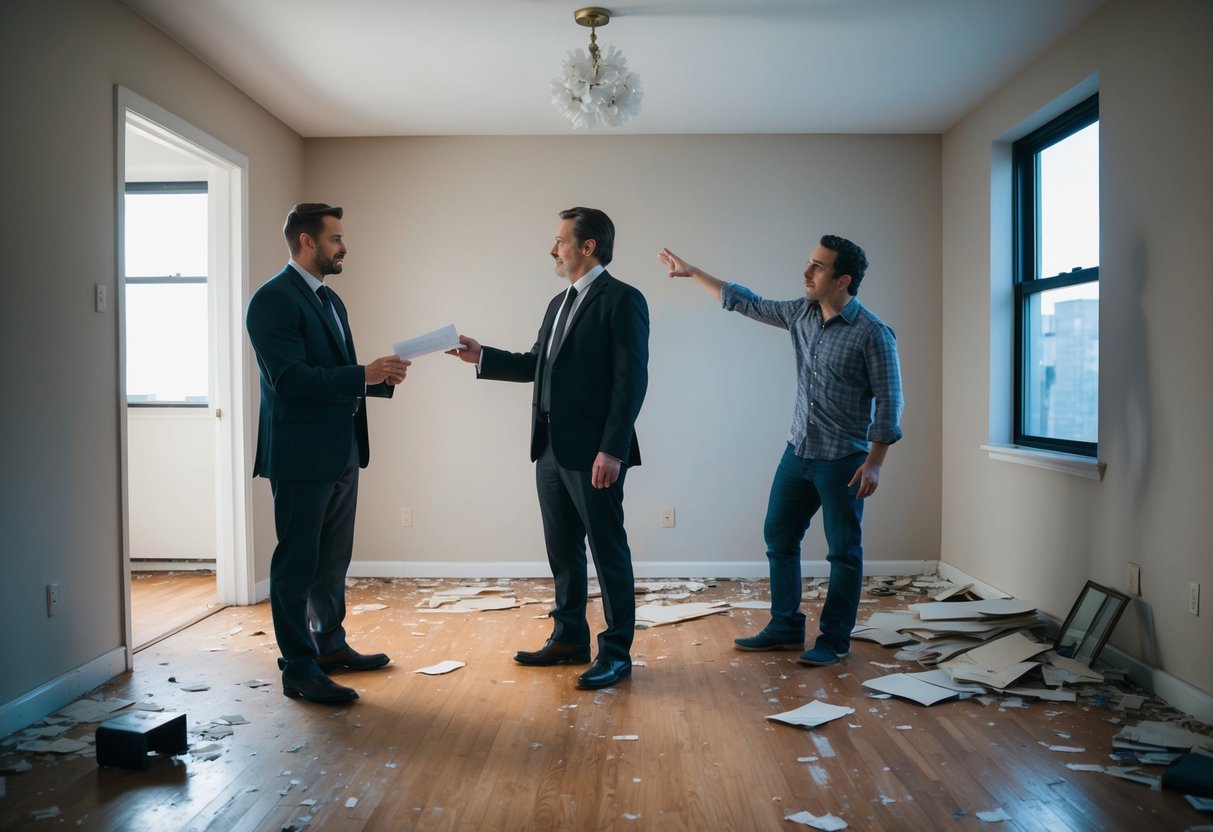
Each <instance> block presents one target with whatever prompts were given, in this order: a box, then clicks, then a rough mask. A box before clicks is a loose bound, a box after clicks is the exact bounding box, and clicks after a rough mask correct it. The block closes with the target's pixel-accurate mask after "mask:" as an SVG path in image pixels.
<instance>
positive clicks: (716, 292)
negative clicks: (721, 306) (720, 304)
mask: <svg viewBox="0 0 1213 832" xmlns="http://www.w3.org/2000/svg"><path fill="white" fill-rule="evenodd" d="M657 259H658V260H660V261H661V262H662V263H663V264H664V265H665V267H666V268H667V269H669V276H670V277H693V278H695V282H696V283H698V284H699V285H700V286H702V287H703V289H704V291H706V292H707V293H708V294H709V295H711V296H712V297H714V298H716V300H720V290H721V289H723V288H724V281H723V280H718V279H717V278H715V277H712V276H711V275H710V274H708V273H707V272H705V271H704V270H703V269H701V268H699V267H698V266H692V265H691V264H690V263H688V262H686V261H685V260H683V259H682V258H681V257H679V256H678V255H677V254H675V253H674V252H672V251H670V250H669V249H668V248H663V249H662V250H661V251H659V252H658V253H657Z"/></svg>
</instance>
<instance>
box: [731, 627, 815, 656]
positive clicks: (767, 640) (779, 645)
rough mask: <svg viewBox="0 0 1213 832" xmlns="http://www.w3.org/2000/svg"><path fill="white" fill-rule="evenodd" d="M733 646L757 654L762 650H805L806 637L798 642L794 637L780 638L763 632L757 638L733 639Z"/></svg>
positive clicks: (802, 637)
mask: <svg viewBox="0 0 1213 832" xmlns="http://www.w3.org/2000/svg"><path fill="white" fill-rule="evenodd" d="M733 646H734V647H736V648H737V649H738V650H746V651H749V652H751V653H757V652H759V651H762V650H803V649H804V636H801V637H800V639H799V640H797V639H796V638H795V637H794V636H787V637H782V638H781V637H779V636H776V635H772V634H771V633H768V632H767V631H766V630H763V631H762V632H761V633H759V634H758V635H756V636H744V637H743V638H735V639H733Z"/></svg>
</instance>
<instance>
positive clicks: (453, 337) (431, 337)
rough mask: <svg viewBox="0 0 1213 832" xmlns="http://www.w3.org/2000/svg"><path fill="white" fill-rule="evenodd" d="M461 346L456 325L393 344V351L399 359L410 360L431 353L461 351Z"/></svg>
mask: <svg viewBox="0 0 1213 832" xmlns="http://www.w3.org/2000/svg"><path fill="white" fill-rule="evenodd" d="M459 346H460V344H459V334H458V333H457V332H456V331H455V325H454V324H447V325H446V326H444V327H442V328H440V329H435V330H434V331H433V332H427V333H426V334H424V335H418V336H416V337H414V338H406V339H404V340H403V341H397V342H396V343H394V344H392V351H393V352H395V353H396V355H397V357H399V358H401V359H404V360H408V359H410V358H416V357H417V356H419V355H428V354H429V353H431V352H443V351H445V350H452V349H459Z"/></svg>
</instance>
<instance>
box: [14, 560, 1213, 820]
mask: <svg viewBox="0 0 1213 832" xmlns="http://www.w3.org/2000/svg"><path fill="white" fill-rule="evenodd" d="M424 583H425V582H416V581H408V580H397V581H394V582H360V583H359V585H358V586H355V587H352V588H351V589H350V590H349V602H350V605H351V610H354V609H357V607H356V606H355V605H359V604H386V605H387V608H386V609H381V610H375V611H364V612H362V613H361V614H357V615H351V616H350V617H349V618H348V619H347V624H348V630H349V632H350V641H351V643H352V644H353V645H354V646H355V647H356V648H358V649H360V650H362V651H364V652H370V651H377V650H386V651H388V652H389V653H390V654H391V655H392V658H393V663H392V665H391V666H390V667H389V668H387V669H384V670H381V671H376V672H371V673H360V674H343V675H342V676H340V677H339V680H340V681H343V682H344V683H346V684H350V685H353V686H355V687H356V688H357V689H358V690H359V692H360V693H361V695H362V698H361V699H360V700H359V701H358V702H356V703H353V704H352V705H350V706H346V707H325V706H318V705H312V704H308V703H304V702H301V701H294V700H289V699H287V698H285V697H284V696H282V692H281V687H280V685H279V681H278V673H277V669H276V666H275V658H276V656H277V650H276V648H275V646H274V640H273V636H272V628H271V624H270V616H269V608H268V605H267V604H264V603H263V604H259V605H257V606H254V607H228V608H226V609H223V610H221V611H220V612H218V613H216V614H214V615H212V616H210V617H208V618H206V619H205V620H203V621H202V622H200V623H198V624H195V625H193V626H191V627H189V628H188V629H186V630H184V631H182V632H179V633H177V634H176V635H173V636H171V637H169V638H167V639H165V640H163V641H160V642H158V643H157V644H155V645H153V646H152V647H150V648H148V649H146V650H143V651H142V652H140V653H138V654H137V655H136V657H135V671H134V672H133V673H131V674H128V675H124V676H122V677H120V678H118V679H116V680H115V681H113V682H111V683H109V684H107V685H105V686H104V687H103V688H101V689H100V690H99V692H97V693H103V694H105V695H106V696H109V697H123V698H126V699H132V700H136V701H139V702H154V703H157V704H158V705H160V706H163V707H164V708H165V709H167V710H169V711H179V712H185V713H186V714H187V715H188V724H189V729H190V731H191V737H190V740H191V743H192V744H193V745H194V747H195V748H196V749H199V748H204V747H205V746H206V745H208V744H209V743H211V742H212V740H208V739H207V738H206V737H205V736H203V735H201V734H200V733H199V732H200V731H202V730H203V729H204V728H205V727H206V726H207V725H208V724H210V723H211V722H212V720H216V719H219V718H222V717H233V716H238V717H242V718H243V719H244V720H247V724H237V725H235V726H234V728H233V729H232V730H233V733H232V734H231V735H230V736H227V737H225V738H222V739H218V740H214V741H213V742H214V745H215V748H216V751H217V753H218V758H217V759H214V760H210V761H204V760H202V759H201V758H194V757H191V756H188V755H186V756H183V757H181V758H178V759H176V760H174V759H171V758H166V757H165V758H153V761H152V762H153V765H152V770H151V771H149V772H139V771H128V770H121V769H109V768H99V767H98V766H97V764H96V760H95V758H94V756H93V754H92V753H91V751H89V752H85V753H83V754H78V755H68V756H58V757H56V756H54V755H32V754H27V755H25V758H26V759H27V760H28V761H29V762H31V763H32V765H33V768H32V769H31V770H29V771H26V772H24V773H20V774H12V773H10V774H7V775H5V778H4V779H5V789H4V790H5V791H6V792H7V795H6V796H5V797H3V798H0V829H4V830H26V829H33V830H41V829H60V828H62V829H83V830H115V832H117V830H122V832H136V831H137V830H148V831H149V832H151V831H152V830H155V832H161V831H162V830H197V831H198V832H200V831H201V830H214V832H229V830H234V831H235V832H253V831H254V830H258V831H259V830H273V832H277V830H282V829H292V828H297V829H307V830H340V831H341V832H355V830H411V829H425V830H431V829H433V830H541V829H568V830H597V829H612V830H679V831H680V832H681V830H693V832H701V831H702V830H768V829H771V830H774V829H804V828H807V827H802V826H798V825H795V824H793V823H790V822H787V821H785V820H784V817H785V816H786V815H790V814H793V813H796V812H800V811H804V810H807V811H809V812H811V813H813V814H815V815H826V814H833V815H836V816H838V817H840V818H842V819H843V820H845V821H846V822H847V824H849V828H851V829H858V830H936V829H940V830H958V831H959V830H978V829H982V830H1002V832H1010V830H1017V831H1018V830H1182V829H1185V828H1187V827H1189V826H1193V825H1198V824H1202V823H1208V822H1209V820H1210V819H1209V817H1208V816H1206V815H1201V814H1199V813H1197V812H1196V811H1195V810H1194V809H1192V808H1190V807H1189V806H1188V804H1187V803H1186V802H1185V801H1184V800H1183V798H1182V797H1181V796H1180V795H1179V794H1177V793H1174V792H1168V791H1151V790H1150V789H1149V788H1148V787H1146V786H1143V785H1139V784H1136V783H1131V782H1126V781H1123V780H1118V779H1114V778H1112V777H1110V776H1107V775H1105V774H1102V773H1090V772H1081V771H1071V770H1069V769H1067V768H1066V766H1065V764H1066V763H1071V762H1076V763H1100V764H1103V765H1110V764H1111V762H1110V761H1109V759H1108V754H1109V752H1110V751H1111V739H1112V736H1113V735H1114V734H1115V733H1116V732H1117V731H1118V730H1119V726H1117V725H1113V724H1112V723H1110V722H1108V721H1107V720H1108V719H1110V718H1114V717H1123V718H1127V719H1128V721H1130V722H1132V721H1135V719H1133V716H1132V715H1127V714H1125V712H1117V711H1109V710H1104V709H1102V708H1101V707H1100V706H1101V705H1105V706H1106V704H1107V703H1108V698H1107V696H1106V692H1107V691H1106V689H1104V690H1103V694H1101V695H1097V696H1095V697H1080V701H1079V703H1078V704H1057V703H1032V704H1030V705H1028V707H1026V708H1005V709H1004V708H1000V707H999V705H998V704H997V703H995V704H991V705H988V706H983V705H982V704H980V703H979V702H977V701H976V700H968V701H965V702H950V703H943V704H939V705H935V706H934V707H930V708H926V707H921V706H918V705H914V704H912V703H908V702H906V701H901V700H896V699H883V700H881V699H872V698H869V697H867V696H866V695H865V689H863V688H862V687H861V686H860V683H861V682H862V681H863V680H865V679H869V678H872V677H875V676H878V675H883V674H885V673H888V672H891V671H890V670H889V669H888V668H887V667H881V666H877V665H876V664H875V663H877V662H879V663H881V664H883V665H892V664H895V663H896V660H895V659H894V657H893V652H894V651H893V650H890V649H886V648H882V647H879V646H877V645H875V644H872V643H868V642H856V643H855V644H854V647H853V652H852V654H851V656H850V657H849V658H848V659H846V660H845V661H844V662H843V663H842V664H841V665H838V666H835V667H830V668H823V669H809V668H804V667H801V666H799V665H798V664H796V663H795V654H791V653H741V652H737V651H735V650H734V649H733V648H732V640H733V638H734V637H736V636H738V635H743V634H749V633H752V632H754V631H756V630H757V629H759V628H760V627H761V626H762V625H763V624H764V623H765V620H766V615H765V613H763V612H762V611H757V610H733V611H731V612H730V613H728V614H721V615H714V616H710V617H707V618H702V619H698V620H694V621H689V622H685V623H682V624H676V625H667V626H662V627H655V628H652V629H648V630H641V631H639V632H638V633H637V636H636V643H635V646H634V650H633V658H634V660H637V661H643V662H644V665H643V666H638V667H636V669H635V671H634V673H633V676H632V678H631V679H630V680H628V681H626V682H624V683H623V684H621V685H619V686H618V687H616V688H612V689H608V690H605V691H597V692H586V691H578V690H576V689H575V688H574V680H575V678H576V675H577V674H578V672H580V670H581V668H568V667H565V668H531V667H522V666H519V665H517V664H515V663H514V662H513V661H512V660H511V655H512V653H513V651H514V650H516V649H519V648H527V649H534V648H537V647H538V646H539V645H540V644H541V643H542V642H543V639H544V638H545V637H546V636H547V634H548V632H549V622H548V621H547V620H545V619H544V618H543V617H542V616H543V614H544V613H545V611H546V609H547V607H546V605H545V604H544V603H539V604H530V605H527V606H523V607H521V608H518V609H512V610H505V611H498V612H483V613H474V614H440V613H435V612H432V611H429V610H420V609H418V608H417V607H416V606H415V605H416V604H417V603H418V602H421V601H424V600H425V599H426V598H428V597H429V594H428V593H430V592H432V589H431V587H430V586H425V585H423V584H424ZM430 584H431V586H432V584H433V582H430ZM513 585H514V586H515V588H516V589H517V591H518V594H519V596H520V597H521V596H530V597H533V598H537V599H548V598H550V596H551V591H552V590H551V582H550V581H547V582H541V581H517V582H514V583H513ZM763 591H764V586H763V585H762V584H758V585H743V584H739V583H736V582H721V583H720V584H719V586H717V587H714V588H709V589H708V590H706V591H704V592H702V593H697V594H696V595H695V596H693V597H692V599H691V600H694V601H707V600H715V599H721V598H725V599H730V600H735V599H740V598H756V597H761V594H762V592H763ZM906 600H911V601H913V600H920V599H918V598H910V599H905V598H902V599H898V598H897V597H893V598H882V599H871V598H869V599H867V601H868V603H865V604H864V605H863V610H861V616H860V617H861V619H862V618H863V617H864V614H865V612H866V611H870V610H872V609H875V608H877V607H879V608H888V609H891V608H898V607H900V606H902V605H903V604H904V603H905V602H906ZM592 606H593V612H594V615H595V617H598V616H600V609H601V608H600V604H599V602H597V601H595V602H593V604H592ZM806 608H807V612H808V613H809V615H810V618H811V623H812V621H813V620H815V618H816V615H817V614H818V612H819V611H820V601H818V602H806ZM445 659H457V660H459V661H463V662H466V663H467V665H466V667H463V668H461V669H459V670H456V671H454V672H453V673H450V674H448V675H443V676H426V675H422V674H417V673H414V672H412V671H414V670H415V669H417V668H420V667H425V666H429V665H432V664H435V663H437V662H439V661H442V660H445ZM903 669H905V670H911V671H912V670H916V669H918V668H916V667H913V666H908V665H906V666H904V667H903ZM257 680H265V681H268V682H269V683H270V684H268V685H265V686H250V684H249V683H250V682H251V683H252V684H253V685H258V684H259V683H258V681H257ZM199 681H201V682H204V683H206V684H208V685H209V689H208V690H204V691H199V692H186V691H184V690H183V689H182V685H188V684H190V683H193V682H199ZM813 699H818V700H821V701H824V702H829V703H831V704H836V705H846V706H849V707H852V708H854V709H855V712H854V713H853V714H852V715H850V716H849V717H844V718H842V719H839V720H836V721H834V722H830V723H827V724H825V725H823V726H820V727H819V728H817V729H815V730H802V729H797V728H793V727H791V726H787V725H782V724H777V723H774V722H771V721H768V720H767V719H765V717H766V716H767V715H768V714H772V713H776V712H779V711H783V710H788V709H791V708H794V707H798V706H800V705H803V704H805V703H807V702H809V701H811V700H813ZM230 721H235V722H240V720H230ZM212 727H214V726H212ZM94 729H95V725H79V726H77V727H76V728H75V729H73V730H72V731H71V732H69V733H68V736H75V737H89V736H91V735H92V732H93V730H94ZM631 736H634V737H636V739H627V737H631ZM12 739H13V738H10V739H9V740H8V741H6V742H7V744H8V745H9V746H10V748H3V747H0V762H3V763H10V764H11V763H12V762H13V761H14V759H15V758H18V757H20V756H21V755H20V754H14V753H12V752H11V743H12ZM1057 744H1064V745H1067V746H1079V747H1081V748H1084V749H1085V751H1083V752H1081V753H1060V752H1056V751H1050V750H1048V749H1047V748H1046V747H1045V746H1046V745H1057ZM4 752H8V753H4ZM1159 771H1160V770H1158V769H1155V770H1154V773H1159ZM51 807H57V808H58V811H59V814H58V815H57V816H56V817H53V818H51V819H50V820H36V819H35V815H34V814H33V813H35V812H37V811H39V810H44V809H49V808H51ZM1000 807H1001V808H1002V809H1003V810H1004V811H1005V812H1006V813H1007V814H1008V815H1009V816H1010V817H1011V820H1009V821H1005V822H1003V823H1001V824H994V825H991V824H987V823H984V822H983V821H981V820H979V819H978V817H977V813H978V812H984V811H989V810H993V809H996V808H1000Z"/></svg>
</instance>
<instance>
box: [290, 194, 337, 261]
mask: <svg viewBox="0 0 1213 832" xmlns="http://www.w3.org/2000/svg"><path fill="white" fill-rule="evenodd" d="M342 213H344V212H343V211H342V210H341V209H340V208H334V207H333V206H332V205H325V204H324V203H323V202H300V203H299V204H298V205H296V206H295V207H294V208H292V209H291V212H290V213H289V214H287V215H286V224H285V225H283V226H282V235H283V236H284V237H286V245H287V248H289V249H290V250H291V255H292V256H294V255H296V254H298V253H299V235H300V234H306V235H308V236H309V237H311V238H312V239H313V240H314V239H316V238H317V237H319V236H320V232H322V231H324V218H325V217H333V218H334V219H338V220H339V219H341V215H342Z"/></svg>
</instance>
